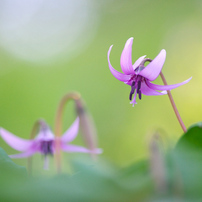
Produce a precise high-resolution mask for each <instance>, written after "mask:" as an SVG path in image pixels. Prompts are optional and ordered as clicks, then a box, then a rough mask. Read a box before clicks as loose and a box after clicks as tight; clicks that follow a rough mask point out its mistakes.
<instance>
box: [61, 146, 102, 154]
mask: <svg viewBox="0 0 202 202" xmlns="http://www.w3.org/2000/svg"><path fill="white" fill-rule="evenodd" d="M62 150H63V151H66V152H81V153H93V154H100V153H102V149H95V150H93V151H92V150H89V149H87V148H85V147H81V146H77V145H65V144H63V145H62Z"/></svg>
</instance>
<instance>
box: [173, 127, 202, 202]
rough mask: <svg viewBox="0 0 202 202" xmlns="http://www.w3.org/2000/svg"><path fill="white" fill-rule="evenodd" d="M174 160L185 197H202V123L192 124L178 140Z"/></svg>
mask: <svg viewBox="0 0 202 202" xmlns="http://www.w3.org/2000/svg"><path fill="white" fill-rule="evenodd" d="M174 160H175V164H176V169H177V170H178V172H179V178H180V181H181V184H182V190H183V195H184V197H185V198H191V199H192V200H193V199H199V198H202V192H201V187H202V180H201V179H202V123H198V124H195V125H193V126H192V127H190V128H189V129H188V131H187V132H186V133H185V134H184V135H183V136H182V137H181V138H180V140H179V141H178V143H177V145H176V148H175V151H174Z"/></svg>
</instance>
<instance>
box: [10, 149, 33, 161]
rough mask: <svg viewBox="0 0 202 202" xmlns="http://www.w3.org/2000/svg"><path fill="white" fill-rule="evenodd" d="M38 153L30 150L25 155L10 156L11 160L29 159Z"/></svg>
mask: <svg viewBox="0 0 202 202" xmlns="http://www.w3.org/2000/svg"><path fill="white" fill-rule="evenodd" d="M36 152H37V151H35V150H34V149H30V150H27V151H25V152H23V153H20V154H13V155H9V157H10V158H13V159H17V158H27V157H29V156H32V155H33V154H34V153H36Z"/></svg>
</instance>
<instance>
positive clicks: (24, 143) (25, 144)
mask: <svg viewBox="0 0 202 202" xmlns="http://www.w3.org/2000/svg"><path fill="white" fill-rule="evenodd" d="M0 135H1V137H2V138H3V139H4V141H5V142H6V143H7V144H8V145H9V146H11V147H12V148H14V149H16V150H18V151H25V150H27V149H28V148H30V147H31V145H32V144H33V142H34V141H33V140H25V139H22V138H19V137H17V136H15V135H13V134H12V133H10V132H8V131H7V130H5V129H3V128H0Z"/></svg>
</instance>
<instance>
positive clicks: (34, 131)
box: [27, 120, 42, 175]
mask: <svg viewBox="0 0 202 202" xmlns="http://www.w3.org/2000/svg"><path fill="white" fill-rule="evenodd" d="M41 121H42V120H37V121H36V122H35V123H34V125H33V127H32V131H31V133H30V139H34V137H35V136H36V134H37V132H38V129H39V126H40V123H41ZM27 170H28V174H29V175H31V174H32V156H30V157H28V158H27Z"/></svg>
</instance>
